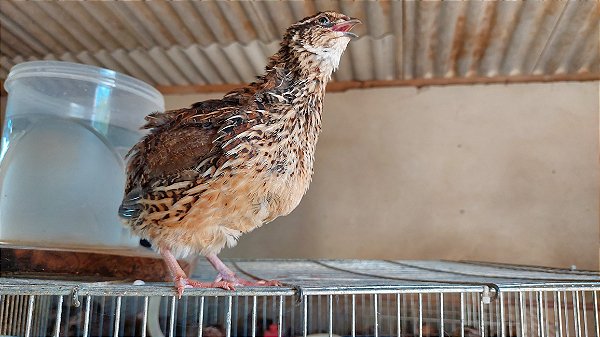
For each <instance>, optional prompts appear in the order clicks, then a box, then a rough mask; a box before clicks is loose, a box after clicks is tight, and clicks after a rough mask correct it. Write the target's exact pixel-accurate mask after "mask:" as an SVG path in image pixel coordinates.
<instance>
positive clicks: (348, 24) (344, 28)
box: [331, 19, 362, 37]
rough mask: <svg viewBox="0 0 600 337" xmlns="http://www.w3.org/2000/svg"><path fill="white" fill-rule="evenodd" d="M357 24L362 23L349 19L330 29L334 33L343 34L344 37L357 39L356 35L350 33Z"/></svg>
mask: <svg viewBox="0 0 600 337" xmlns="http://www.w3.org/2000/svg"><path fill="white" fill-rule="evenodd" d="M359 23H362V22H361V21H360V20H359V19H350V20H346V21H342V22H340V23H336V24H335V25H333V27H331V29H332V30H334V31H336V32H343V33H344V36H348V37H358V35H356V34H354V33H352V32H350V30H351V29H352V28H354V26H356V25H357V24H359Z"/></svg>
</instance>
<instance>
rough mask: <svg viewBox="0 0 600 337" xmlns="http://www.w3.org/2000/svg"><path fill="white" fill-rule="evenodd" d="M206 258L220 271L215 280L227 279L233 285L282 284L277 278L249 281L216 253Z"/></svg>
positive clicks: (266, 285) (265, 285)
mask: <svg viewBox="0 0 600 337" xmlns="http://www.w3.org/2000/svg"><path fill="white" fill-rule="evenodd" d="M206 259H207V260H208V262H210V264H212V265H213V267H215V269H216V270H217V271H218V272H219V275H218V276H217V279H216V280H215V282H223V281H225V282H228V283H229V284H230V285H231V286H232V287H233V286H250V287H256V286H261V287H262V286H264V287H268V286H280V285H281V282H279V281H275V280H259V281H248V280H246V279H243V278H241V277H238V276H237V275H235V273H234V272H233V271H231V269H229V268H228V267H227V266H226V265H225V264H224V263H223V261H221V259H219V257H218V256H217V255H215V254H209V255H206Z"/></svg>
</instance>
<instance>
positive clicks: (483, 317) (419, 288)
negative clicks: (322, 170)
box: [0, 260, 600, 337]
mask: <svg viewBox="0 0 600 337" xmlns="http://www.w3.org/2000/svg"><path fill="white" fill-rule="evenodd" d="M227 263H228V264H229V265H230V266H231V267H232V269H233V270H236V271H237V272H238V273H240V274H245V275H246V276H247V277H256V278H258V277H260V278H265V279H278V280H281V281H282V282H284V284H285V286H283V287H275V288H272V287H269V288H259V287H257V288H239V289H238V290H236V291H234V292H231V291H225V290H219V289H186V291H185V293H184V296H183V297H182V298H181V299H178V298H177V297H176V296H175V292H174V290H173V287H172V284H171V283H147V284H144V285H133V284H131V283H124V282H73V281H62V280H61V281H57V280H40V279H23V278H7V277H4V278H2V279H1V280H0V296H1V300H2V303H1V304H0V335H9V336H152V337H157V336H198V337H203V336H204V337H216V336H224V337H232V336H234V337H235V336H252V337H255V336H258V337H275V336H277V337H282V336H285V337H293V336H309V335H313V336H315V335H321V336H352V337H355V336H374V337H379V336H382V337H383V336H403V337H409V336H420V337H423V336H441V337H443V336H452V337H454V336H456V337H458V336H460V337H474V336H482V337H483V336H496V337H500V336H501V337H513V336H518V337H524V336H541V337H570V336H574V337H588V336H595V337H600V328H599V326H600V325H599V313H598V311H599V309H598V292H599V291H600V274H599V273H598V272H594V271H573V270H564V269H554V268H543V267H529V266H514V265H504V264H494V263H477V262H447V261H383V260H375V261H362V260H361V261H358V260H291V261H290V260H281V261H265V260H261V261H254V260H230V261H227ZM196 270H197V271H196V272H195V273H194V275H193V277H194V278H196V279H200V280H210V279H211V278H214V277H215V274H214V273H213V272H212V269H211V268H210V267H209V266H208V265H205V264H204V263H200V264H199V265H198V266H197V268H196Z"/></svg>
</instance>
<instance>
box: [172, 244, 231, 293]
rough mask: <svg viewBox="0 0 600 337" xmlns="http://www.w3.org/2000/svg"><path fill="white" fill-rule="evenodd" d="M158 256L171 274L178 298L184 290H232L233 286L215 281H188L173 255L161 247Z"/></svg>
mask: <svg viewBox="0 0 600 337" xmlns="http://www.w3.org/2000/svg"><path fill="white" fill-rule="evenodd" d="M160 255H162V257H163V260H165V263H166V264H167V268H168V269H169V272H170V273H171V277H173V282H174V283H175V288H177V294H178V295H179V298H181V295H182V294H183V290H184V289H185V288H223V289H226V290H234V288H233V286H232V285H231V283H230V282H225V281H220V280H217V281H215V282H199V281H195V280H192V279H189V278H188V277H187V276H186V275H185V272H184V271H183V269H181V267H180V266H179V263H178V262H177V259H175V256H173V253H171V251H170V250H169V249H167V248H164V247H161V249H160Z"/></svg>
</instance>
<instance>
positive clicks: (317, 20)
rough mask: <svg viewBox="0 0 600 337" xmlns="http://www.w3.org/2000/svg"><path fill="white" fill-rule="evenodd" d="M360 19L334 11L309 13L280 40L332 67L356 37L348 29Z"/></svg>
mask: <svg viewBox="0 0 600 337" xmlns="http://www.w3.org/2000/svg"><path fill="white" fill-rule="evenodd" d="M359 23H361V22H360V20H358V19H355V18H350V17H348V16H346V15H344V14H340V13H336V12H321V13H317V14H315V15H313V16H309V17H307V18H305V19H303V20H301V21H299V22H298V23H296V24H293V25H292V26H290V28H288V30H287V31H286V33H285V36H284V38H283V41H282V45H283V46H286V45H287V46H288V47H289V48H291V49H292V50H293V51H294V52H295V53H302V54H309V55H310V57H311V58H312V59H313V60H315V61H318V62H319V63H321V64H322V65H324V66H327V67H330V68H331V70H332V71H333V70H335V69H336V68H337V67H338V65H339V62H340V58H341V56H342V53H343V52H344V50H345V49H346V46H347V45H348V42H350V40H351V39H353V38H355V37H357V35H356V34H354V33H352V32H350V30H351V29H352V28H353V27H354V26H355V25H356V24H359Z"/></svg>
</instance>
